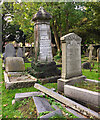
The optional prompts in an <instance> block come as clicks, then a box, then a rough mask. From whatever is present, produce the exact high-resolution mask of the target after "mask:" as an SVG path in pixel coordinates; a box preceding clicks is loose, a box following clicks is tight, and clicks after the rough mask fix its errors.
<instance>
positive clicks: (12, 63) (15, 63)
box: [5, 57, 25, 72]
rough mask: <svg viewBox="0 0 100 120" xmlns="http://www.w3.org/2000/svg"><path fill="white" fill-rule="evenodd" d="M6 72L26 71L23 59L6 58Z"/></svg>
mask: <svg viewBox="0 0 100 120" xmlns="http://www.w3.org/2000/svg"><path fill="white" fill-rule="evenodd" d="M5 70H6V72H22V71H25V65H24V60H23V58H21V57H7V58H6V66H5Z"/></svg>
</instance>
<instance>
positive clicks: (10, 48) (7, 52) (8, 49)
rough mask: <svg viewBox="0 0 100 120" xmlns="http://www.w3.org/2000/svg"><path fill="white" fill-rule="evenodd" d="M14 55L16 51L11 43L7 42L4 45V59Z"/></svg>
mask: <svg viewBox="0 0 100 120" xmlns="http://www.w3.org/2000/svg"><path fill="white" fill-rule="evenodd" d="M15 56H16V51H15V48H14V46H13V44H7V45H6V46H5V56H4V60H5V59H6V57H15Z"/></svg>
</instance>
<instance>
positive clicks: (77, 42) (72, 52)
mask: <svg viewBox="0 0 100 120" xmlns="http://www.w3.org/2000/svg"><path fill="white" fill-rule="evenodd" d="M81 40H82V39H81V38H80V37H79V36H78V35H76V34H75V33H69V34H67V35H65V36H63V37H61V41H62V75H61V77H62V78H61V79H58V91H59V92H63V90H64V84H65V83H66V81H69V80H71V79H73V78H75V79H83V76H82V71H81ZM79 76H80V77H79ZM77 77H78V78H77Z"/></svg>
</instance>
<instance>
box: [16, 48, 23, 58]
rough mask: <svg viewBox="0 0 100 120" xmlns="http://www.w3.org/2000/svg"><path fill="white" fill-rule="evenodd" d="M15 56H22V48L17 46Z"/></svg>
mask: <svg viewBox="0 0 100 120" xmlns="http://www.w3.org/2000/svg"><path fill="white" fill-rule="evenodd" d="M17 57H23V51H22V48H18V50H17Z"/></svg>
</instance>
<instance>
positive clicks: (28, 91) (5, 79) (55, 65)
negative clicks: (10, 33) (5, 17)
mask: <svg viewBox="0 0 100 120" xmlns="http://www.w3.org/2000/svg"><path fill="white" fill-rule="evenodd" d="M3 4H4V3H3ZM24 4H25V6H24ZM34 4H35V5H34ZM34 4H32V5H33V6H34V8H36V9H37V10H35V9H34V10H33V11H34V12H33V13H34V15H33V13H32V16H31V18H30V17H29V16H28V13H27V12H26V13H27V15H26V18H25V19H24V20H28V24H29V21H31V25H30V29H28V28H27V29H26V28H25V26H27V22H26V24H25V23H24V27H22V28H21V27H20V29H21V30H22V31H21V30H20V29H19V31H20V32H18V29H17V30H16V31H17V32H16V33H17V35H16V36H17V39H18V38H19V42H21V40H22V43H23V45H22V46H21V47H20V46H18V45H17V47H15V46H14V45H13V43H7V44H6V45H5V46H3V47H4V48H3V49H4V50H3V53H0V56H1V57H0V88H1V89H2V91H0V96H1V99H2V103H1V104H2V109H1V111H2V113H0V118H3V119H13V118H17V119H40V120H41V119H43V120H44V119H48V120H49V119H59V120H62V119H76V120H77V119H86V120H90V119H91V120H99V119H100V41H99V40H98V39H97V41H95V42H94V41H91V42H90V43H89V44H88V42H86V41H85V42H84V40H85V39H86V37H87V38H88V36H86V37H85V36H84V35H83V36H82V33H80V32H79V33H80V34H79V33H77V32H76V31H77V30H76V31H74V29H73V30H72V31H71V28H69V32H64V31H63V32H64V34H61V31H59V30H62V28H61V27H63V29H64V26H65V25H66V26H67V24H65V25H63V24H62V26H60V24H61V23H60V22H59V25H58V26H57V24H58V23H56V22H57V21H56V20H57V19H59V17H60V12H59V15H58V14H56V13H55V11H53V12H54V13H52V12H51V11H50V10H51V8H52V7H50V6H52V5H53V7H54V6H58V8H57V10H58V11H59V7H62V4H63V5H65V7H66V6H67V5H68V6H67V7H69V6H73V4H72V3H68V4H64V3H62V4H60V3H59V4H58V3H52V5H51V4H50V3H47V4H46V6H45V3H43V4H42V3H39V7H37V6H38V4H37V3H34ZM74 4H75V5H76V6H78V5H77V4H76V3H74ZM8 5H10V3H9V4H8ZM12 5H13V7H14V8H13V9H15V10H17V9H16V7H20V3H16V4H12ZM22 5H23V6H24V7H26V6H27V5H29V6H31V4H28V3H24V2H23V3H22ZM60 5H61V6H60ZM86 5H89V6H88V7H90V4H88V3H86ZM91 5H97V6H98V4H92V3H91ZM23 6H22V7H23ZM33 6H31V8H27V9H26V8H24V9H26V10H29V9H30V10H31V9H32V8H33ZM43 6H45V7H43ZM6 7H7V6H6V4H4V8H5V9H6ZM83 8H84V5H83ZM60 9H61V10H62V11H61V13H62V14H64V13H63V12H65V11H63V9H62V8H60ZM91 9H93V8H91ZM20 10H21V9H20ZM74 10H75V11H77V9H73V11H74ZM79 10H80V9H79ZM58 11H56V12H58ZM78 12H79V11H78ZM81 12H83V10H82V11H81ZM26 13H25V14H26ZM65 13H66V12H65ZM30 15H31V14H30ZM57 15H58V16H59V17H58V18H56V20H55V17H57ZM70 15H71V14H70ZM27 16H28V18H27ZM15 17H16V15H15ZM17 17H18V16H17ZM62 17H63V16H62ZM29 18H30V20H29ZM72 18H73V17H72ZM18 19H19V20H21V19H20V18H18ZM91 19H92V18H91ZM16 20H17V18H16V19H15V20H14V22H15V23H16ZM59 20H62V19H61V18H60V19H59ZM66 21H67V20H66ZM68 21H70V19H69V18H68ZM68 21H67V22H68ZM80 21H81V20H80ZM80 21H79V22H80ZM52 22H53V23H52ZM62 22H64V20H62ZM70 22H71V21H70ZM12 23H13V21H12ZM3 24H4V23H3ZM20 24H21V22H20ZM71 24H72V23H70V25H71ZM75 24H78V23H76V22H75ZM93 24H94V23H93ZM73 26H74V24H73ZM31 27H32V28H31ZM76 27H77V26H76ZM83 27H84V26H83ZM15 28H17V27H16V26H15ZM23 28H24V30H23ZM78 29H79V28H78ZM25 30H27V31H25ZM31 30H32V31H33V32H32V33H31V34H32V36H31V37H30V39H29V38H26V36H25V35H24V33H28V31H31ZM57 31H59V32H58V33H57ZM66 31H67V28H66ZM63 32H62V33H63ZM18 33H20V35H22V37H18ZM28 34H29V35H30V33H28ZM28 34H26V35H27V36H28ZM83 34H84V33H83ZM57 35H60V36H57ZM52 36H54V38H53V37H52ZM23 37H24V38H23ZM28 37H29V36H28ZM57 38H59V39H57ZM5 39H6V37H5ZM10 39H11V38H10ZM27 39H29V40H30V41H31V39H32V44H33V41H34V44H33V45H34V46H32V47H31V49H29V50H28V51H27V50H26V47H25V43H26V41H27ZM53 39H55V44H56V49H57V50H56V51H57V52H55V51H54V53H53V50H54V46H53V45H52V44H53V42H54V41H53ZM88 39H89V38H88ZM91 39H92V38H91V36H90V40H91ZM95 39H96V38H95ZM57 40H58V41H57ZM92 40H93V39H92ZM3 41H4V40H3ZM16 41H17V40H16ZM28 42H29V41H28ZM94 43H95V44H94ZM96 43H97V45H96ZM16 44H17V43H16ZM85 44H86V48H85ZM52 46H53V47H52ZM55 53H56V55H55Z"/></svg>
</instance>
